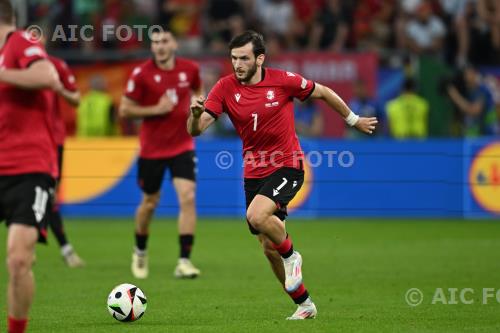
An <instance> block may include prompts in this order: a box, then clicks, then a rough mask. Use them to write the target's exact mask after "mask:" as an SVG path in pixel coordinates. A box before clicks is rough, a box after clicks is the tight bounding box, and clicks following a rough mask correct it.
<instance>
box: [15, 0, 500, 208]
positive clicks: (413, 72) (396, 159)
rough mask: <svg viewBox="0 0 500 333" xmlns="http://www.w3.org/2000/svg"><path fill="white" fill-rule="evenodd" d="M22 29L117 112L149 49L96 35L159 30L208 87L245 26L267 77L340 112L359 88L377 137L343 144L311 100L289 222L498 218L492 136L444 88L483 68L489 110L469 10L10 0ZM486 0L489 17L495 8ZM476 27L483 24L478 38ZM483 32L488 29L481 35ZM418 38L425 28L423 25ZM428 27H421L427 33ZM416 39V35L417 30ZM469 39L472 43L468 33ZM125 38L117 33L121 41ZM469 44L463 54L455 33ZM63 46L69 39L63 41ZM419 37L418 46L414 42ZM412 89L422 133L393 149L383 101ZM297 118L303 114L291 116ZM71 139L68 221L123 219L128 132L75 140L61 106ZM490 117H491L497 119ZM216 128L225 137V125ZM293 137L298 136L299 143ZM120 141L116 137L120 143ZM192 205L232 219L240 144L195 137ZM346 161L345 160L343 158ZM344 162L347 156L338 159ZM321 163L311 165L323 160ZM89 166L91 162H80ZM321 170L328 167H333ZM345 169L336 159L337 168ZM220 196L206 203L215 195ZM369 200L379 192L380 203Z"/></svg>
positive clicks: (131, 154) (222, 0)
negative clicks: (320, 97)
mask: <svg viewBox="0 0 500 333" xmlns="http://www.w3.org/2000/svg"><path fill="white" fill-rule="evenodd" d="M19 3H20V4H23V3H24V6H23V5H20V7H21V8H23V7H24V8H25V11H24V13H25V15H24V16H23V15H21V17H22V19H24V20H25V21H26V22H24V23H26V25H27V24H28V23H29V24H36V25H39V26H41V27H43V29H44V30H45V32H46V33H47V34H48V35H49V36H51V37H52V42H50V43H49V44H48V48H49V50H51V52H52V53H54V54H56V55H59V56H61V57H62V58H64V59H66V60H67V61H68V62H69V63H70V64H71V65H72V69H73V70H74V72H75V73H76V78H77V82H78V86H79V88H80V89H81V91H82V93H83V94H85V93H86V92H87V91H88V90H89V83H90V82H91V80H92V78H93V77H94V76H95V75H98V76H101V77H103V78H105V80H106V84H107V88H106V90H107V93H109V94H110V96H112V98H113V100H114V104H115V106H118V105H119V102H120V97H121V95H122V93H123V90H124V87H125V86H126V80H127V77H128V75H129V74H130V73H131V71H132V70H133V68H134V66H135V65H136V64H138V63H139V62H140V61H142V60H144V59H145V58H147V57H148V56H149V53H148V52H149V51H148V49H147V48H148V43H147V40H144V41H140V40H139V35H138V34H137V33H136V32H135V31H134V30H132V32H133V34H132V35H131V36H129V37H131V38H128V39H126V40H123V41H121V40H120V38H119V37H117V36H116V35H113V34H110V35H108V36H106V37H104V34H103V32H104V30H105V28H104V26H105V25H108V26H110V25H113V26H115V27H118V26H120V25H127V26H134V25H137V24H144V25H147V26H151V25H154V24H162V25H166V26H168V27H169V28H170V29H171V30H172V31H174V32H175V33H176V35H177V36H178V39H179V44H180V49H179V53H180V54H181V55H185V56H187V57H190V58H193V59H195V60H197V61H199V62H200V64H201V69H202V77H203V79H204V84H205V87H206V89H207V90H208V89H210V87H211V85H213V83H214V82H215V81H216V79H217V78H218V77H220V76H221V75H225V74H227V73H230V72H231V67H230V62H229V61H228V57H227V51H226V50H225V46H224V45H225V44H226V43H227V41H228V40H229V39H230V38H231V36H232V35H234V34H236V33H238V32H240V31H243V30H244V29H246V28H258V30H259V31H261V32H263V33H264V34H265V36H266V39H267V41H268V49H269V54H268V58H267V65H268V66H275V67H279V68H283V69H286V70H290V71H293V72H297V73H301V74H302V75H304V76H305V77H307V78H309V79H312V80H315V81H318V82H321V83H323V84H326V85H328V86H330V87H332V88H333V89H334V90H335V91H336V92H338V93H339V95H340V96H342V97H343V98H344V99H345V100H346V101H347V102H350V101H352V100H353V98H356V97H357V96H356V95H355V94H356V92H355V85H356V83H357V82H359V81H362V82H363V83H364V85H365V86H366V89H367V91H368V96H369V97H370V100H371V101H372V103H373V105H374V106H375V108H376V112H375V114H376V115H377V116H378V117H379V119H380V121H381V124H380V127H379V130H378V131H377V133H376V136H375V138H372V139H370V140H367V139H366V138H363V137H360V136H356V137H353V136H352V135H351V134H352V133H351V132H349V131H347V130H346V128H345V125H344V122H343V121H342V119H340V117H338V116H337V115H336V114H335V113H334V112H330V111H329V110H327V109H326V107H325V105H324V104H322V103H319V104H318V105H315V106H314V107H315V108H317V111H316V112H319V113H321V119H322V122H323V126H322V129H321V131H320V132H319V133H316V134H314V135H304V136H303V138H302V139H303V140H302V142H303V145H304V149H305V150H306V151H307V152H313V154H312V155H310V157H311V158H316V159H315V160H314V161H313V160H311V161H310V162H311V164H313V165H314V167H311V168H310V178H309V179H308V181H307V182H306V186H305V187H304V189H303V190H302V194H301V199H300V200H298V201H300V202H298V201H296V202H295V204H294V208H295V210H296V212H297V215H298V216H304V217H319V216H322V217H325V216H331V217H335V216H343V217H346V216H399V217H403V216H410V217H411V216H420V217H492V216H495V215H498V214H499V212H500V193H499V191H500V189H499V186H500V162H499V155H500V148H499V141H498V137H499V132H498V131H499V128H500V126H498V120H497V124H496V125H495V124H493V126H492V128H493V130H492V131H491V132H490V133H489V135H488V137H486V138H484V137H482V138H481V137H477V136H475V137H471V136H469V135H467V134H464V133H466V132H465V130H464V127H465V125H464V124H465V120H464V117H463V115H462V114H461V112H459V111H458V110H457V109H456V108H455V107H454V105H453V103H452V102H451V100H450V98H449V96H448V95H447V94H446V92H444V91H443V84H445V82H448V81H449V82H451V81H452V80H455V79H454V78H455V77H457V75H459V73H460V69H461V68H463V66H464V65H465V64H467V63H468V64H473V65H474V66H477V67H478V68H479V70H480V71H481V73H482V75H483V78H484V84H485V85H487V87H488V89H489V91H490V94H491V96H492V98H494V101H495V103H496V104H495V105H494V107H493V110H491V112H492V113H495V112H496V113H499V112H500V111H499V103H500V98H499V96H500V88H499V87H500V84H499V79H500V67H498V65H499V59H500V53H499V52H498V50H499V44H498V43H499V42H498V40H497V39H495V38H497V37H498V36H497V37H495V36H496V33H498V31H496V29H500V28H498V22H497V21H494V20H492V21H491V22H490V20H488V21H486V16H485V14H482V13H481V11H480V8H479V3H480V2H475V1H462V0H461V1H452V2H450V1H424V0H422V1H420V0H411V1H410V0H402V1H395V0H391V1H377V0H359V1H338V0H314V1H300V0H296V1H281V0H255V1H243V0H241V1H237V0H212V1H208V0H190V1H177V0H165V1H163V0H143V1H139V0H137V1H127V2H124V1H116V0H108V1H102V2H101V1H62V0H61V1H57V0H51V1H27V2H23V1H20V2H19ZM485 3H491V7H488V8H489V15H491V16H495V15H498V13H499V12H500V9H499V8H498V7H499V6H498V4H496V5H495V2H494V1H493V2H488V1H486V2H485ZM421 16H424V17H426V16H427V17H428V18H429V20H437V21H439V22H441V24H442V26H443V27H444V33H443V34H442V35H440V37H439V38H437V37H435V36H433V33H434V32H433V31H432V28H429V27H427V28H424V29H423V30H420V31H419V33H420V36H421V35H422V34H428V36H427V37H428V38H429V39H431V40H432V38H435V39H439V40H440V43H438V45H439V47H437V48H430V47H428V48H427V49H426V48H425V47H423V46H422V47H421V48H417V49H416V48H414V47H413V46H412V43H414V41H412V40H411V39H412V38H416V37H414V36H413V35H412V32H411V31H412V30H411V28H412V26H414V25H415V22H418V18H420V17H421ZM478 22H483V25H485V26H482V28H481V29H479V28H478V27H477V25H478ZM85 24H89V25H91V26H92V27H93V29H94V30H93V35H92V37H93V38H92V40H91V41H85V40H82V39H81V38H74V33H73V32H72V30H71V29H72V28H71V26H72V25H73V27H76V29H77V30H75V31H77V33H76V36H77V37H78V31H79V30H78V29H79V27H81V26H83V25H85ZM488 24H489V26H488ZM423 26H424V27H426V25H425V24H423ZM429 26H431V24H429ZM426 29H427V30H426ZM478 31H479V32H478ZM123 35H125V36H127V33H126V32H125V33H124V32H123V30H122V31H121V33H120V36H123ZM464 35H467V36H470V38H471V41H470V42H469V46H468V49H465V51H461V50H462V49H463V47H462V46H461V45H462V44H461V43H462V42H461V40H462V39H463V36H464ZM71 38H73V39H71ZM416 40H418V38H416ZM407 78H412V79H414V80H415V81H416V82H417V86H418V93H419V95H420V96H422V97H423V98H424V99H425V100H426V101H427V102H428V103H429V110H430V111H429V116H428V121H427V123H426V127H427V130H426V132H427V133H426V134H425V135H422V136H420V137H417V138H415V137H407V138H394V137H393V136H392V135H391V131H390V124H389V122H390V119H389V118H388V117H387V114H386V105H387V102H388V101H390V100H392V99H394V98H395V97H397V96H398V95H399V93H400V91H401V89H402V85H403V82H404V81H405V79H407ZM297 112H300V110H299V111H297ZM64 114H65V118H66V123H67V128H68V133H69V135H70V136H71V138H70V139H69V140H68V142H67V145H66V152H67V154H66V159H65V167H64V174H63V182H62V188H61V195H60V198H61V199H62V202H63V212H64V213H65V214H66V215H68V216H88V215H92V216H122V217H125V216H129V215H130V214H131V213H132V212H133V210H134V207H135V203H136V202H137V200H138V199H139V195H140V193H139V191H138V189H137V187H136V185H135V177H136V172H137V170H136V167H135V163H134V162H135V157H136V153H137V142H136V141H137V140H136V139H134V138H130V137H131V136H132V137H133V136H134V134H135V133H136V132H137V124H136V123H134V124H130V123H127V124H125V123H124V122H123V121H121V122H120V121H118V124H117V125H116V126H117V130H116V133H115V136H114V137H113V138H100V139H96V138H85V137H81V136H80V137H78V136H77V137H74V135H75V133H76V132H77V130H76V129H77V127H78V124H77V116H76V112H75V110H71V109H69V108H68V109H65V112H64ZM497 118H498V119H500V117H497ZM222 127H227V126H225V125H224V126H222ZM299 134H300V133H299ZM125 136H126V138H123V139H120V138H119V137H125ZM197 147H198V150H197V151H198V157H199V180H200V182H199V188H198V200H197V202H198V207H199V212H200V214H201V216H230V217H237V216H241V215H242V213H243V212H244V204H243V202H244V200H243V199H244V198H243V193H242V191H241V190H240V187H241V186H240V185H241V184H240V183H241V181H240V178H241V161H240V155H241V152H240V149H241V148H240V145H239V144H238V142H237V140H236V139H235V138H234V133H232V132H231V131H230V130H228V129H227V128H223V129H222V131H218V129H217V130H216V131H213V132H211V133H210V134H209V135H207V136H205V137H202V138H200V139H198V140H197ZM221 147H227V149H226V150H227V151H228V152H230V153H231V155H232V157H233V158H234V162H235V163H234V165H233V166H232V167H231V168H229V169H220V168H219V167H217V165H216V157H217V153H218V152H220V151H221ZM324 151H334V152H337V153H342V152H344V153H345V152H349V153H350V154H352V158H353V164H352V165H351V166H349V167H342V166H341V165H339V163H338V161H336V162H337V163H334V165H328V163H321V162H325V161H326V156H325V155H324V154H323V153H321V154H323V155H322V156H317V155H315V154H316V153H317V152H324ZM343 156H344V157H346V156H347V155H343ZM347 157H350V155H349V156H347ZM318 158H320V159H322V160H321V161H319V160H318ZM90 161H92V162H90ZM330 164H331V163H330ZM340 164H342V162H341V163H340ZM215 188H217V193H218V195H217V196H215V197H214V196H213V191H214V189H215ZM163 191H164V193H165V195H164V196H163V198H162V203H161V207H160V209H159V211H158V214H159V216H174V215H175V212H176V203H175V200H174V198H175V196H174V193H173V192H172V189H171V187H170V186H169V184H168V182H166V184H165V186H164V189H163ZM377 193H386V194H387V196H383V197H379V196H377Z"/></svg>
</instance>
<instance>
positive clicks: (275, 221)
mask: <svg viewBox="0 0 500 333" xmlns="http://www.w3.org/2000/svg"><path fill="white" fill-rule="evenodd" d="M303 180H304V174H303V171H301V170H295V169H289V168H286V169H281V170H278V171H277V172H275V173H274V174H273V175H271V176H269V177H268V178H267V180H266V181H265V182H264V184H263V185H262V187H261V188H260V189H259V191H258V192H259V194H257V195H255V197H254V198H253V199H252V201H251V203H250V204H249V205H248V209H247V220H248V222H249V224H250V226H251V227H252V228H253V229H255V230H257V231H259V232H260V233H261V234H262V235H263V236H265V237H266V238H267V239H268V240H269V242H270V244H266V243H265V245H266V247H265V249H266V248H267V249H268V250H267V251H268V253H269V254H270V255H271V256H268V255H267V254H266V256H267V258H268V260H270V262H271V265H272V266H273V270H274V271H275V274H276V275H277V277H278V279H280V276H279V275H278V274H281V273H279V270H278V266H277V264H274V261H271V260H275V256H276V254H273V253H272V252H270V249H269V247H272V248H273V249H275V250H276V251H277V252H278V253H279V255H280V256H281V259H282V264H283V268H284V275H285V281H284V287H285V290H286V292H287V293H288V294H289V295H290V297H291V298H292V299H293V300H294V302H295V303H296V304H299V307H298V309H297V311H296V312H295V313H294V314H293V315H292V316H291V317H289V319H307V318H314V317H315V316H316V308H315V306H314V303H312V301H311V299H310V298H309V294H308V292H307V290H306V288H305V287H304V284H303V283H302V256H301V255H300V253H298V252H297V251H294V248H293V243H292V240H291V238H290V237H289V236H288V234H287V232H286V229H285V223H284V221H285V218H286V215H287V214H286V206H287V204H288V203H289V202H290V201H291V200H292V199H293V197H294V196H295V195H296V194H297V192H298V191H299V189H300V187H301V186H302V183H303ZM278 189H279V190H278ZM275 265H276V266H275ZM276 272H278V273H276Z"/></svg>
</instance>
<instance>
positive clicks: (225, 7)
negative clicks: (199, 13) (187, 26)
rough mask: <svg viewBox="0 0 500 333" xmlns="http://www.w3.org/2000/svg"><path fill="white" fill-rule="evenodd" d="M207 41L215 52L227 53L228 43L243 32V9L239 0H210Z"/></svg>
mask: <svg viewBox="0 0 500 333" xmlns="http://www.w3.org/2000/svg"><path fill="white" fill-rule="evenodd" d="M207 5H208V6H207V11H206V15H207V16H206V19H207V26H206V29H204V32H205V40H206V43H207V44H208V45H209V47H210V50H212V51H213V52H217V53H221V52H226V51H227V43H228V42H229V41H230V40H231V38H232V37H233V36H235V35H236V34H239V33H240V32H243V31H244V30H245V29H246V28H245V21H244V19H243V7H242V6H241V4H240V3H239V2H238V1H237V0H210V1H209V2H208V4H207Z"/></svg>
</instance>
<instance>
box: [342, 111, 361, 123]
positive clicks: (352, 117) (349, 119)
mask: <svg viewBox="0 0 500 333" xmlns="http://www.w3.org/2000/svg"><path fill="white" fill-rule="evenodd" d="M358 119H359V116H358V115H357V114H355V113H354V112H352V111H351V113H349V115H348V116H347V117H346V118H345V122H346V123H347V124H348V125H349V126H351V127H352V126H354V125H356V123H357V122H358Z"/></svg>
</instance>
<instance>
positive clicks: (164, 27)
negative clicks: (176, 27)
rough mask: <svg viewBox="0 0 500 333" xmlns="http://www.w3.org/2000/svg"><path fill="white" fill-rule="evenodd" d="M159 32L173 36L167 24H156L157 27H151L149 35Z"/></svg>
mask: <svg viewBox="0 0 500 333" xmlns="http://www.w3.org/2000/svg"><path fill="white" fill-rule="evenodd" d="M161 32H169V33H171V34H172V35H174V33H173V32H172V30H170V26H169V25H168V24H159V25H158V24H157V25H154V26H152V27H151V33H152V34H154V33H161Z"/></svg>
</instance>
